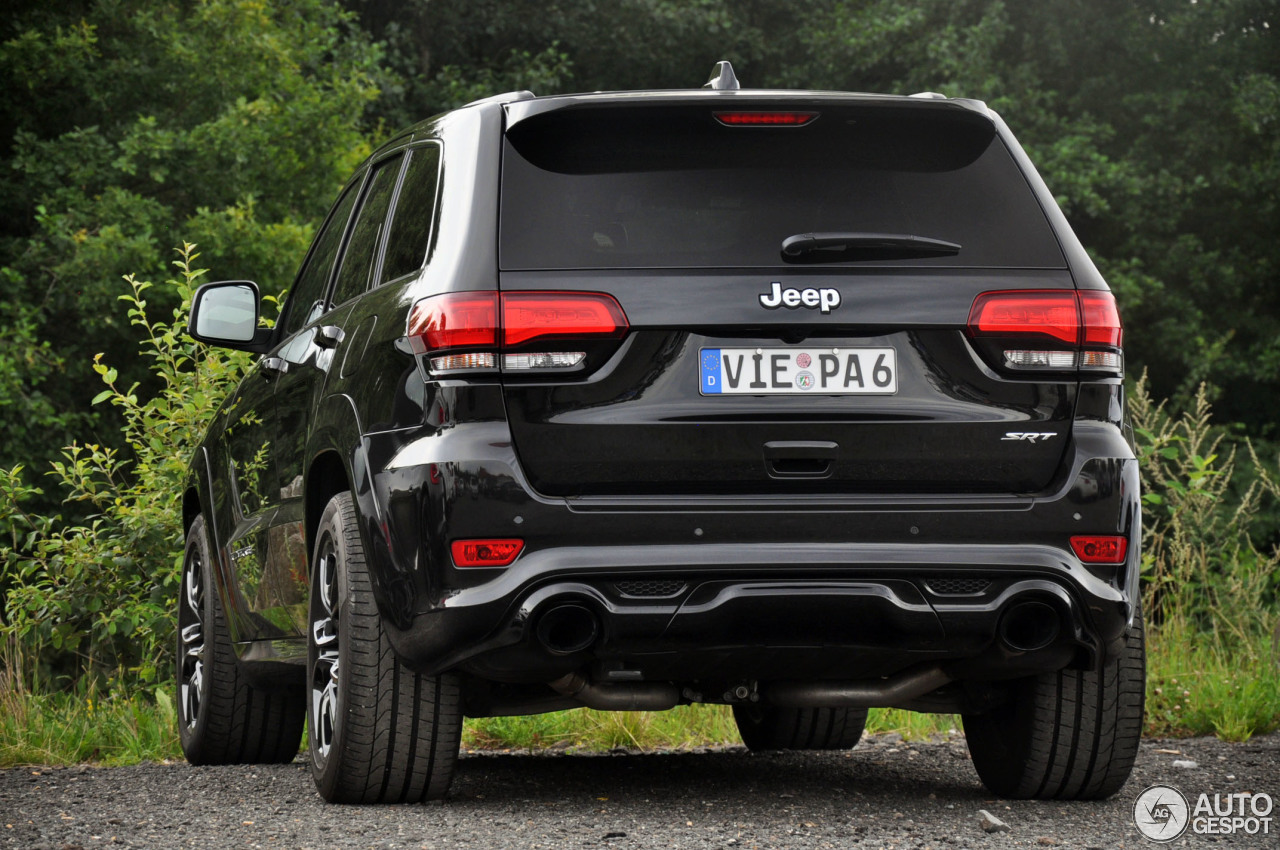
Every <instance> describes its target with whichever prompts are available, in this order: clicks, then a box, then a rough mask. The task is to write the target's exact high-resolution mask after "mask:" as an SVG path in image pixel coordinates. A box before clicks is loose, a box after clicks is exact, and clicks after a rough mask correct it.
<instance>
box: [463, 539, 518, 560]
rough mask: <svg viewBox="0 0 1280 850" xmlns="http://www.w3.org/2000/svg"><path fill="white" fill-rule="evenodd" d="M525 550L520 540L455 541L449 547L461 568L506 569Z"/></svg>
mask: <svg viewBox="0 0 1280 850" xmlns="http://www.w3.org/2000/svg"><path fill="white" fill-rule="evenodd" d="M523 549H524V541H523V540H520V539H518V538H513V539H503V540H455V541H453V543H451V544H450V545H449V551H450V553H451V554H452V555H453V563H454V564H456V565H457V566H459V567H506V566H510V565H511V562H512V561H514V560H515V559H516V556H517V555H519V554H520V552H521V550H523Z"/></svg>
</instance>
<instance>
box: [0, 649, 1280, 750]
mask: <svg viewBox="0 0 1280 850" xmlns="http://www.w3.org/2000/svg"><path fill="white" fill-rule="evenodd" d="M1149 640H1150V643H1149V646H1148V650H1149V651H1148V665H1149V666H1148V677H1147V717H1146V729H1145V733H1146V734H1147V735H1148V736H1154V737H1188V736H1196V735H1216V736H1217V737H1219V738H1222V739H1223V740H1227V741H1244V740H1247V739H1248V738H1249V737H1250V736H1252V735H1256V734H1260V733H1263V732H1269V731H1272V730H1275V729H1280V666H1278V665H1277V658H1276V655H1275V650H1273V648H1272V646H1271V642H1270V641H1269V640H1266V641H1263V640H1261V639H1259V640H1258V641H1257V643H1256V645H1255V646H1253V647H1251V648H1250V649H1249V650H1246V651H1244V652H1242V653H1231V654H1228V653H1226V652H1224V651H1222V650H1220V649H1215V648H1213V647H1212V646H1209V645H1207V642H1204V641H1193V640H1192V639H1191V637H1190V636H1189V635H1187V634H1185V633H1181V632H1180V631H1179V630H1178V629H1177V628H1166V629H1164V630H1153V631H1152V632H1151V636H1150V638H1149ZM176 722H177V721H176V715H175V711H174V704H173V696H172V694H171V693H169V692H167V691H164V690H157V691H153V692H143V693H137V692H132V693H130V692H126V691H124V690H123V689H118V690H115V691H111V692H105V693H104V692H100V691H99V690H98V689H96V688H88V689H86V690H84V691H83V692H82V693H42V694H33V693H30V692H27V691H25V690H16V689H13V688H6V687H4V677H3V676H0V767H4V766H14V765H24V764H31V765H44V764H76V763H82V762H91V763H98V764H103V765H118V764H134V763H137V762H143V761H163V760H165V759H180V758H182V751H181V749H180V748H179V745H178V735H177V727H176ZM960 729H961V724H960V718H959V717H956V716H955V715H933V714H917V713H915V712H910V711H901V710H898V709H873V710H872V711H871V714H870V716H869V717H868V720H867V731H868V733H885V732H896V733H898V734H900V735H902V737H903V738H905V739H907V740H926V739H929V738H933V737H945V736H948V735H954V734H956V733H957V732H958V731H959V730H960ZM737 743H740V739H739V737H738V731H737V728H736V727H735V726H734V723H733V713H732V711H731V710H730V709H729V708H728V707H727V706H722V705H691V706H681V707H679V708H675V709H672V710H671V711H639V712H604V711H593V710H590V709H585V708H584V709H575V710H573V711H558V712H553V713H550V714H539V715H534V716H532V717H485V718H476V719H472V720H468V721H467V722H466V726H465V728H464V732H463V746H464V747H468V748H471V749H500V750H501V749H510V750H551V749H568V750H587V751H603V750H610V749H613V748H615V747H626V748H632V749H642V750H681V749H694V748H696V747H702V746H714V745H731V744H737Z"/></svg>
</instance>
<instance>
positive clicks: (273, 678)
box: [178, 63, 1144, 802]
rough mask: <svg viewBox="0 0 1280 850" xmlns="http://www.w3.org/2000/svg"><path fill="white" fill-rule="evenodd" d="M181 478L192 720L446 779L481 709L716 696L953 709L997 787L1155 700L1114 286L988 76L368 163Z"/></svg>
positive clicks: (772, 721) (232, 755) (376, 794)
mask: <svg viewBox="0 0 1280 850" xmlns="http://www.w3.org/2000/svg"><path fill="white" fill-rule="evenodd" d="M259 306H260V301H259V294H258V291H257V288H256V286H254V284H252V283H248V282H244V281H235V282H222V283H211V284H207V285H205V286H203V287H202V288H201V289H200V290H199V292H198V293H197V294H196V296H195V300H194V304H193V307H192V312H191V322H190V328H191V333H192V335H193V336H194V337H195V338H197V339H199V340H202V341H204V342H207V343H210V344H213V345H221V346H227V347H231V348H240V349H247V350H249V351H253V352H257V353H259V354H260V355H261V357H260V359H259V360H258V361H257V364H256V365H255V366H254V368H253V369H251V370H250V371H249V373H248V374H247V375H246V376H245V377H244V379H243V381H242V382H241V384H240V386H239V388H238V389H237V390H236V391H235V392H234V393H233V394H232V395H231V397H230V398H228V400H227V401H226V403H225V404H224V405H223V406H222V408H221V409H220V410H219V411H218V413H217V415H216V416H215V417H214V419H213V422H212V424H211V426H210V429H209V434H208V437H207V438H206V440H205V441H204V443H203V444H202V445H201V447H200V448H199V450H198V451H197V452H196V454H195V457H194V459H193V461H192V465H191V476H190V482H189V484H188V486H187V489H186V491H185V492H184V493H183V506H184V514H185V521H186V529H187V544H186V555H185V567H184V571H183V584H182V596H181V600H180V605H179V613H178V625H179V633H180V637H179V654H178V658H179V660H178V677H179V682H180V690H181V698H180V708H181V711H180V724H181V734H182V743H183V747H184V749H185V750H186V753H187V757H188V758H189V759H190V760H191V761H192V762H195V763H219V762H223V763H225V762H254V761H280V760H289V759H291V758H293V757H294V755H295V753H296V752H297V748H298V742H299V738H300V735H301V730H302V728H303V722H304V718H305V719H306V720H307V728H308V729H309V734H308V737H309V743H310V753H311V756H310V757H311V764H312V769H313V773H314V776H315V780H316V783H317V786H318V787H319V789H320V793H321V795H322V796H323V797H324V798H325V799H327V800H332V801H363V802H376V801H406V800H424V799H431V798H436V797H440V796H441V795H443V794H444V793H445V791H446V790H447V788H448V785H449V781H450V778H451V776H452V774H453V772H454V766H455V763H456V759H457V755H458V746H459V735H460V729H461V724H462V719H463V717H465V716H470V717H484V716H495V715H515V714H534V713H538V712H544V711H552V710H556V709H564V708H570V707H575V706H591V707H594V708H599V709H611V710H621V711H635V710H660V709H667V708H671V707H673V706H676V705H681V704H685V703H694V702H704V703H722V704H728V705H731V706H732V707H733V713H734V716H735V717H736V719H737V722H738V726H739V728H740V730H741V733H742V738H743V740H744V741H745V742H746V744H747V746H748V747H750V748H752V749H754V750H760V749H776V748H816V749H833V748H847V747H851V746H853V745H854V744H855V743H856V742H857V741H858V738H859V736H860V734H861V732H862V727H863V723H864V720H865V718H866V711H867V709H868V708H869V707H875V706H898V707H903V708H907V709H912V710H916V711H928V712H958V713H961V714H962V715H963V717H964V726H965V733H966V737H967V739H968V745H969V749H970V751H971V753H972V755H973V762H974V766H975V767H976V768H977V771H978V774H979V776H980V777H981V778H982V780H983V782H985V783H986V785H987V786H988V787H989V788H990V789H991V790H992V791H993V792H994V793H996V794H1000V795H1003V796H1011V797H1056V798H1096V797H1105V796H1108V795H1110V794H1112V793H1114V792H1115V791H1116V790H1117V789H1119V788H1120V786H1121V785H1122V784H1123V783H1124V781H1125V779H1126V778H1127V776H1128V774H1129V771H1130V768H1131V767H1132V764H1133V760H1134V756H1135V754H1136V751H1137V745H1138V738H1139V734H1140V730H1141V722H1142V706H1143V679H1144V662H1143V657H1144V652H1143V630H1142V619H1141V612H1140V609H1139V595H1138V564H1139V538H1140V516H1139V492H1138V467H1137V462H1136V461H1135V459H1134V454H1133V451H1132V447H1131V440H1130V434H1129V429H1128V424H1127V419H1126V413H1125V397H1124V390H1123V387H1122V382H1121V375H1122V370H1123V354H1122V350H1121V325H1120V319H1119V316H1118V314H1117V312H1116V306H1115V301H1114V299H1113V297H1112V295H1111V294H1110V292H1109V291H1108V288H1107V285H1106V283H1105V282H1104V281H1103V279H1102V277H1101V276H1100V275H1099V273H1098V271H1097V270H1096V268H1095V267H1094V265H1093V263H1092V262H1090V260H1089V258H1088V256H1087V255H1086V253H1085V251H1084V249H1083V248H1082V247H1081V245H1080V243H1079V242H1078V240H1077V239H1076V237H1075V235H1074V234H1073V233H1072V231H1071V229H1070V227H1069V226H1068V225H1067V222H1066V220H1065V218H1064V217H1063V215H1062V213H1061V212H1060V210H1059V209H1058V207H1057V205H1056V204H1055V202H1054V200H1053V196H1052V195H1051V194H1050V192H1049V191H1048V189H1047V188H1046V187H1045V185H1044V183H1043V181H1042V180H1041V179H1040V177H1039V176H1038V175H1037V173H1036V171H1035V169H1034V167H1033V166H1032V165H1031V163H1030V162H1029V161H1028V159H1027V156H1026V154H1025V153H1024V152H1023V150H1022V149H1021V147H1019V145H1018V143H1017V142H1016V141H1015V140H1014V138H1013V136H1012V135H1011V133H1010V131H1009V129H1008V128H1007V127H1006V126H1005V124H1004V122H1003V121H1002V120H1001V119H1000V117H999V116H997V115H996V114H994V113H993V112H992V111H991V110H989V109H988V108H987V107H986V106H985V105H983V104H982V103H979V102H976V101H971V100H962V99H948V98H944V97H942V96H940V95H935V94H922V95H915V96H912V97H899V96H882V95H865V94H847V93H836V92H805V91H749V90H740V89H739V88H738V87H737V85H736V81H735V80H734V79H733V74H732V70H731V69H729V68H728V67H727V65H726V64H724V63H722V65H721V66H719V68H718V71H717V74H716V76H715V77H714V78H713V80H712V81H711V82H710V83H708V85H707V87H705V90H697V89H693V90H688V91H647V92H622V93H596V94H583V95H569V96H557V97H535V96H534V95H532V94H531V93H529V92H518V93H512V94H507V95H502V96H499V97H493V98H489V99H487V100H483V101H479V102H477V103H473V104H470V105H468V106H466V107H463V108H461V109H458V110H455V111H453V112H450V113H448V114H445V115H441V116H438V117H436V118H434V119H431V120H428V121H426V122H423V123H421V124H418V125H416V126H414V127H412V128H411V129H409V130H407V131H405V132H403V133H401V134H399V135H398V136H396V137H395V138H394V139H393V140H392V141H390V142H389V143H387V144H386V145H384V146H383V147H382V148H381V149H380V150H378V151H377V152H376V153H375V154H374V155H373V156H372V157H370V158H369V160H368V162H366V163H365V164H364V165H363V166H361V168H360V169H359V170H358V171H357V172H356V174H355V176H354V177H352V179H351V181H350V182H349V183H348V184H347V186H346V188H345V189H344V190H343V192H342V194H341V195H340V196H339V198H338V200H337V202H336V203H335V204H334V206H333V209H332V211H331V212H330V213H329V215H328V218H327V219H326V221H325V223H324V225H323V226H322V227H321V228H320V230H319V233H318V235H317V236H316V238H315V241H314V243H313V244H312V246H311V248H310V250H309V252H308V254H307V256H306V258H305V260H304V261H303V263H302V267H301V270H300V271H299V273H298V276H297V279H296V281H295V283H294V285H293V288H292V291H291V293H290V294H289V297H288V300H287V302H286V304H285V306H284V310H283V314H282V316H281V318H280V320H279V322H278V323H277V324H276V326H275V327H273V328H270V329H267V328H264V327H260V326H259V325H260V323H259V313H260V310H259Z"/></svg>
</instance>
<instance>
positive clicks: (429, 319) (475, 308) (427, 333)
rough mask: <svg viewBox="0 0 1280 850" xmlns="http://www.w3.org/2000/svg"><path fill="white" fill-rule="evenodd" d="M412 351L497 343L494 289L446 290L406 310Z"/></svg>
mask: <svg viewBox="0 0 1280 850" xmlns="http://www.w3.org/2000/svg"><path fill="white" fill-rule="evenodd" d="M409 340H410V344H411V345H413V346H414V352H415V353H416V354H425V353H426V352H428V351H441V350H443V349H446V348H484V347H492V346H495V345H497V344H498V293H496V292H447V293H445V294H444V295H435V296H432V297H431V298H424V299H422V300H421V301H419V302H418V303H417V304H414V305H413V310H411V311H410V312H409Z"/></svg>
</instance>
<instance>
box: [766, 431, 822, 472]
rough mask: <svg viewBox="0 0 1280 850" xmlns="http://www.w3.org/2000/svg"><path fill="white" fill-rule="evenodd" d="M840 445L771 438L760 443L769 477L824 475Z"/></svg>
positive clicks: (816, 441)
mask: <svg viewBox="0 0 1280 850" xmlns="http://www.w3.org/2000/svg"><path fill="white" fill-rule="evenodd" d="M838 451H840V445H839V444H838V443H833V442H831V441H829V440H775V441H771V442H768V443H765V444H764V463H765V469H766V470H767V471H768V473H769V477H771V478H828V477H830V475H831V462H832V461H833V460H835V457H836V453H837V452H838Z"/></svg>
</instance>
